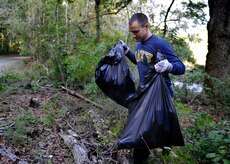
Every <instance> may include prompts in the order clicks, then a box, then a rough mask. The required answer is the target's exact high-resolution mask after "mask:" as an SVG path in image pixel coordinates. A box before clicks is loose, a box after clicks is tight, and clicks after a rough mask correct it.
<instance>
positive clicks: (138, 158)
mask: <svg viewBox="0 0 230 164" xmlns="http://www.w3.org/2000/svg"><path fill="white" fill-rule="evenodd" d="M149 154H150V152H149V149H148V148H147V147H146V148H135V149H134V151H133V160H134V164H143V163H144V162H145V161H146V160H147V159H148V157H149Z"/></svg>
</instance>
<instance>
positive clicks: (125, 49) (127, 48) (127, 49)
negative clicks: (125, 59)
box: [119, 40, 129, 55]
mask: <svg viewBox="0 0 230 164" xmlns="http://www.w3.org/2000/svg"><path fill="white" fill-rule="evenodd" d="M119 41H120V42H121V44H122V45H123V48H124V52H125V55H126V54H127V53H128V51H129V47H128V46H127V45H126V44H125V43H124V42H123V41H122V40H119Z"/></svg>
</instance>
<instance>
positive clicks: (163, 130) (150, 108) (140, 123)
mask: <svg viewBox="0 0 230 164" xmlns="http://www.w3.org/2000/svg"><path fill="white" fill-rule="evenodd" d="M145 78H146V79H145V81H146V83H145V84H144V85H143V86H140V87H139V89H138V91H137V94H136V95H135V96H134V97H133V98H132V100H131V103H130V104H129V106H128V108H129V110H130V114H129V116H128V119H127V121H126V123H125V127H124V129H123V132H122V134H121V137H120V139H119V141H118V143H117V148H118V149H124V148H126V149H130V148H142V147H146V146H147V147H148V148H157V147H164V146H167V147H170V146H184V139H183V136H182V134H181V130H180V125H179V122H178V117H177V113H176V109H175V107H174V104H173V100H172V97H171V95H170V93H169V90H168V88H167V85H166V83H165V80H164V78H163V74H160V73H156V72H155V70H154V69H152V70H149V73H148V74H147V75H146V77H145Z"/></svg>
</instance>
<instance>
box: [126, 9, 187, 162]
mask: <svg viewBox="0 0 230 164" xmlns="http://www.w3.org/2000/svg"><path fill="white" fill-rule="evenodd" d="M149 27H150V25H149V22H148V18H147V16H146V15H145V14H143V13H136V14H134V15H132V17H131V18H130V20H129V31H130V32H131V34H132V36H133V37H134V38H135V39H136V41H137V44H136V49H135V54H134V53H133V52H131V51H130V49H129V47H128V46H127V45H126V44H125V43H124V42H122V43H123V46H124V50H125V53H126V56H127V57H128V58H129V59H130V60H131V61H132V62H133V63H134V64H136V65H137V68H138V72H139V85H141V84H143V81H144V77H145V75H146V73H147V72H148V70H149V68H150V65H154V64H155V63H154V61H155V55H156V53H157V52H158V51H160V52H161V53H162V54H164V55H165V56H166V59H165V60H162V61H159V62H158V63H156V64H155V65H154V67H155V71H156V72H158V73H164V78H165V81H166V84H167V87H168V89H169V92H170V94H171V96H172V97H173V89H172V83H171V80H170V77H169V73H171V74H173V75H181V74H184V73H185V65H184V64H183V63H182V62H181V60H180V59H179V58H178V57H177V56H176V55H175V53H174V52H173V49H172V47H171V46H170V45H169V44H168V43H167V42H166V41H165V40H163V39H161V38H159V37H157V36H155V35H153V34H152V33H151V32H150V29H149ZM149 154H150V152H149V149H148V148H147V147H146V148H141V149H140V148H135V149H134V152H133V158H134V162H135V163H137V164H141V163H142V162H144V161H145V160H147V159H148V157H149Z"/></svg>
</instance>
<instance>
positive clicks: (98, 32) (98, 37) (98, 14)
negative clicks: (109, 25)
mask: <svg viewBox="0 0 230 164" xmlns="http://www.w3.org/2000/svg"><path fill="white" fill-rule="evenodd" d="M100 4H101V0H95V12H96V28H97V35H96V39H95V42H96V43H98V42H100V35H101V27H100Z"/></svg>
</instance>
